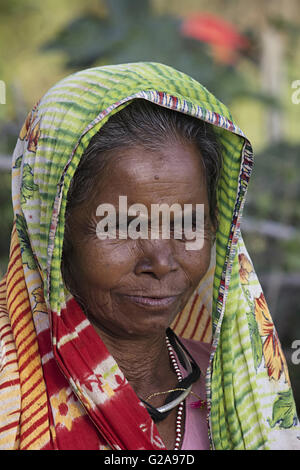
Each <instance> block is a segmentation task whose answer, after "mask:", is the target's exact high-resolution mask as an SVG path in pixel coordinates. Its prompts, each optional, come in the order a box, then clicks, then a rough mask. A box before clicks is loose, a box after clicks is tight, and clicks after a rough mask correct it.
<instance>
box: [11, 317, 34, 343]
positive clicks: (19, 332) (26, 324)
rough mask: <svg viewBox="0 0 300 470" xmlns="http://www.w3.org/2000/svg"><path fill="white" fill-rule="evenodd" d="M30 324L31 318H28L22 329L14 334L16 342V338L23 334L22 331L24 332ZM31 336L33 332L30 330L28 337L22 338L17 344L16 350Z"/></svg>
mask: <svg viewBox="0 0 300 470" xmlns="http://www.w3.org/2000/svg"><path fill="white" fill-rule="evenodd" d="M30 323H31V318H29V319H28V320H27V322H26V323H25V324H24V325H23V326H22V328H20V330H19V331H18V333H17V334H16V336H15V339H16V341H17V338H18V336H19V335H20V334H21V333H22V332H23V330H24V329H25V328H26V327H27V326H28V325H30ZM32 334H35V330H30V331H29V333H28V335H26V336H24V338H23V339H22V340H21V341H20V342H19V343H18V350H19V349H20V348H21V345H22V343H24V341H26V340H27V339H28V338H29V337H30V335H32Z"/></svg>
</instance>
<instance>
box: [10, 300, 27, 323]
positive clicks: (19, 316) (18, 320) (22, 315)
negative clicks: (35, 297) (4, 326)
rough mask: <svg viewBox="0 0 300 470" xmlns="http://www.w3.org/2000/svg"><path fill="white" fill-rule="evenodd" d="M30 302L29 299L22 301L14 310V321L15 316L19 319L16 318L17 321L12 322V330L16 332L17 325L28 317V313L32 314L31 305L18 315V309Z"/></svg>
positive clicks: (12, 315)
mask: <svg viewBox="0 0 300 470" xmlns="http://www.w3.org/2000/svg"><path fill="white" fill-rule="evenodd" d="M27 301H28V299H24V300H22V302H20V303H19V304H18V305H16V307H15V308H14V309H13V311H12V312H11V319H13V317H14V315H15V314H16V315H17V317H16V318H15V320H14V321H13V322H12V325H11V327H12V330H15V328H16V326H17V324H18V323H19V322H20V321H21V320H22V318H23V317H24V316H25V315H27V313H28V312H31V308H30V305H28V306H27V307H26V308H25V309H24V310H22V312H20V313H16V310H17V309H18V308H20V307H21V305H22V304H24V303H26V302H27Z"/></svg>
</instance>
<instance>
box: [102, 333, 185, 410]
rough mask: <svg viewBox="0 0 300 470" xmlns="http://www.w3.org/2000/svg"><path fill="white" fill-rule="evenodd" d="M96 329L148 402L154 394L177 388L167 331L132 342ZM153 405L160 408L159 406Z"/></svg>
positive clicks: (135, 339)
mask: <svg viewBox="0 0 300 470" xmlns="http://www.w3.org/2000/svg"><path fill="white" fill-rule="evenodd" d="M95 329H96V331H97V333H98V334H99V336H100V338H101V339H102V340H103V342H104V344H105V346H106V347H107V349H108V351H109V352H110V354H111V355H112V356H113V358H114V359H115V361H116V362H117V364H118V366H119V367H120V369H121V370H122V372H123V374H124V375H125V377H126V379H127V380H128V382H129V383H130V385H131V386H132V388H133V389H134V391H135V392H136V394H137V395H138V396H139V397H140V398H142V399H146V398H147V397H148V396H149V395H150V394H152V393H155V392H160V391H164V390H166V389H168V387H169V388H173V387H174V386H175V385H176V382H177V378H176V375H175V373H174V370H173V369H172V366H171V364H170V358H169V353H168V350H167V346H166V340H165V333H164V332H163V333H162V334H158V335H156V336H143V337H137V338H132V339H131V338H130V339H129V338H121V337H115V336H113V335H110V334H107V333H106V332H104V331H101V330H100V329H99V328H98V327H97V326H95ZM164 398H165V397H164ZM162 400H163V397H162V398H161V397H160V398H159V399H158V400H155V401H156V402H161V401H162ZM153 405H154V406H159V404H157V403H156V404H155V403H153Z"/></svg>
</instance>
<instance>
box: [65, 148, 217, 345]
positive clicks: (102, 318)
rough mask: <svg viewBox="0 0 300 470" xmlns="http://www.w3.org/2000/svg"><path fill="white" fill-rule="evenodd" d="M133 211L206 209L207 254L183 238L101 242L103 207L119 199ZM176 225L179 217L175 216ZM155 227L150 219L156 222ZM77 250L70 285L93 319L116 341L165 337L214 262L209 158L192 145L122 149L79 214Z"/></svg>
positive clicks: (74, 228) (74, 237)
mask: <svg viewBox="0 0 300 470" xmlns="http://www.w3.org/2000/svg"><path fill="white" fill-rule="evenodd" d="M120 195H122V196H124V195H125V196H127V205H128V207H129V206H130V205H132V204H135V203H141V204H144V205H145V206H146V208H147V209H148V214H151V204H162V203H166V204H168V205H169V206H171V205H172V204H174V203H177V204H178V203H179V204H180V205H181V207H182V209H183V208H184V204H192V205H193V209H194V208H195V207H196V204H204V216H205V235H204V245H203V247H202V249H200V250H187V249H186V246H185V241H184V240H180V239H174V237H172V236H171V237H170V239H161V237H160V239H155V240H152V239H150V236H149V239H137V240H134V239H131V238H127V239H118V237H117V238H116V239H106V240H100V239H99V238H98V236H97V234H96V226H97V224H98V223H99V221H100V220H101V218H100V217H98V216H97V215H96V210H97V207H98V206H99V205H100V204H103V203H109V204H112V205H113V206H114V207H115V208H116V213H117V214H118V207H119V196H120ZM171 220H172V213H171ZM149 223H150V219H149ZM68 237H69V242H70V243H71V246H72V249H71V251H70V254H69V256H68V259H67V261H66V262H67V263H71V269H70V270H69V272H70V273H71V274H70V276H71V281H69V282H68V285H69V287H70V289H71V291H72V293H73V295H75V296H76V298H77V299H78V300H79V301H80V303H81V305H82V306H83V307H84V310H85V312H86V313H87V315H88V316H89V318H90V319H91V320H92V322H93V323H94V324H95V325H96V326H97V327H98V328H99V329H100V331H104V332H105V333H107V334H110V335H113V336H114V337H132V336H141V335H151V334H156V333H159V332H162V331H163V332H164V331H165V329H166V328H167V327H168V326H169V325H170V324H171V322H172V321H173V320H174V318H175V316H176V315H177V313H178V312H179V311H180V310H182V309H183V307H184V306H185V304H186V303H187V301H188V299H189V297H190V295H191V294H192V292H193V291H194V290H195V288H196V287H197V285H198V283H199V281H200V280H201V278H202V277H203V275H204V274H205V272H206V271H207V269H208V266H209V263H210V255H211V238H212V223H211V220H210V218H209V206H208V199H207V190H206V184H205V175H204V168H203V163H202V161H201V156H200V155H199V153H198V151H197V150H196V148H195V147H194V146H193V145H191V144H183V143H179V142H174V143H172V144H170V145H168V146H167V145H166V147H162V148H161V149H160V150H158V151H150V150H145V149H144V148H142V147H135V148H124V149H117V150H116V151H114V152H112V156H111V158H110V160H109V162H108V164H107V166H106V168H105V170H104V171H103V173H102V174H101V175H100V177H99V180H98V184H97V187H96V188H95V192H94V196H93V198H92V199H91V200H89V201H87V202H86V203H84V204H83V205H81V206H78V207H76V208H75V209H73V211H72V213H71V216H70V224H69V230H68ZM155 299H156V300H155Z"/></svg>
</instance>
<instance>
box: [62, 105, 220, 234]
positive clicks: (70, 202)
mask: <svg viewBox="0 0 300 470" xmlns="http://www.w3.org/2000/svg"><path fill="white" fill-rule="evenodd" d="M174 140H177V141H178V140H179V141H182V142H187V143H192V144H194V145H195V146H196V148H197V149H198V150H199V157H200V158H202V161H203V165H204V167H205V175H206V185H207V191H208V202H209V207H210V216H211V220H212V222H213V223H214V225H215V226H216V225H217V219H216V206H217V196H216V190H217V184H218V179H219V176H220V171H221V166H222V155H221V148H220V144H219V141H218V139H217V137H216V135H215V132H214V130H213V126H212V125H211V124H208V123H206V122H204V121H202V120H200V119H197V118H194V117H192V116H189V115H186V114H183V113H180V112H177V111H173V110H171V109H168V108H164V107H161V106H158V105H156V104H154V103H152V102H149V101H146V100H143V99H135V100H133V101H132V102H131V103H130V104H129V105H127V106H126V107H125V108H123V109H122V110H121V111H119V112H117V113H115V114H114V115H113V116H112V117H110V118H109V119H108V121H107V122H106V123H105V124H104V125H103V126H102V128H101V129H100V130H99V131H98V132H97V133H96V134H95V135H94V136H93V137H92V139H91V141H90V143H89V145H88V147H87V149H86V151H85V152H84V154H83V155H82V158H81V160H80V163H79V165H78V167H77V169H76V172H75V174H74V177H73V179H72V182H71V185H70V188H69V191H68V198H67V208H66V222H67V218H68V214H69V212H70V211H71V210H72V208H74V207H76V206H78V205H80V204H82V203H83V202H84V201H86V200H87V199H88V198H89V197H90V196H91V194H92V193H93V189H94V188H95V182H96V179H97V178H98V177H99V174H100V173H101V171H102V170H103V169H104V167H105V165H106V163H107V162H108V160H109V157H110V155H111V152H110V151H111V150H113V149H116V148H124V147H127V148H128V147H136V146H142V147H143V148H145V149H148V150H157V149H158V148H160V147H161V146H166V145H168V144H169V143H170V142H172V141H174Z"/></svg>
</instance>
